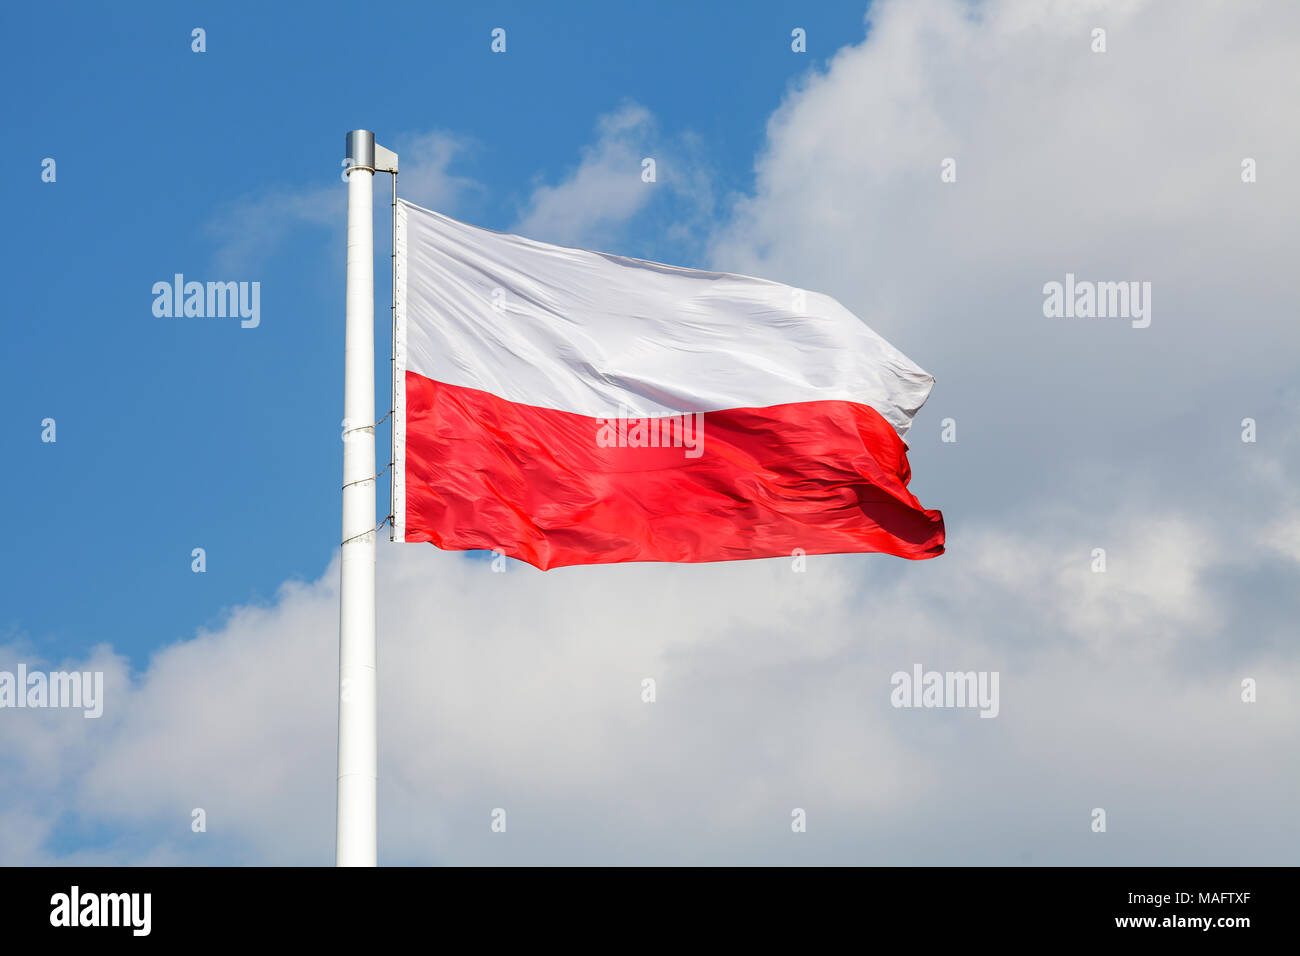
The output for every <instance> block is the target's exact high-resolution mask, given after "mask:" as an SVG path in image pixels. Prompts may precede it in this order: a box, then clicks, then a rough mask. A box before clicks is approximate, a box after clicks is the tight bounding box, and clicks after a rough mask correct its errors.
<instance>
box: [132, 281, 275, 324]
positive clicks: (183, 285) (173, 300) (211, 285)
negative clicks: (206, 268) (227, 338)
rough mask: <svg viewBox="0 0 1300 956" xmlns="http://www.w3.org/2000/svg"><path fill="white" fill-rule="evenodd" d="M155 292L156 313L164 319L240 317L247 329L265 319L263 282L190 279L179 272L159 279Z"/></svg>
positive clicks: (154, 285) (154, 286)
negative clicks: (199, 280) (198, 280)
mask: <svg viewBox="0 0 1300 956" xmlns="http://www.w3.org/2000/svg"><path fill="white" fill-rule="evenodd" d="M153 295H154V300H153V314H154V315H156V316H157V317H158V318H160V319H170V318H177V319H179V318H186V319H205V318H206V319H224V318H227V317H229V318H236V317H238V318H240V319H242V321H241V322H240V323H239V325H240V327H241V328H245V329H255V328H257V327H258V326H259V325H260V324H261V322H262V283H260V282H207V283H204V282H186V281H185V276H184V275H183V274H181V273H179V272H178V273H176V274H175V276H173V277H172V281H171V282H166V281H162V282H155V283H154V284H153Z"/></svg>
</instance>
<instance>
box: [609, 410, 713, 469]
mask: <svg viewBox="0 0 1300 956" xmlns="http://www.w3.org/2000/svg"><path fill="white" fill-rule="evenodd" d="M624 411H625V410H624V409H620V410H619V417H618V418H598V419H596V445H597V446H599V447H600V448H682V449H685V455H686V457H687V458H699V457H700V456H701V455H703V454H704V413H703V412H689V413H687V414H685V415H665V416H662V417H659V418H629V417H627V416H626V415H624V414H623V413H624Z"/></svg>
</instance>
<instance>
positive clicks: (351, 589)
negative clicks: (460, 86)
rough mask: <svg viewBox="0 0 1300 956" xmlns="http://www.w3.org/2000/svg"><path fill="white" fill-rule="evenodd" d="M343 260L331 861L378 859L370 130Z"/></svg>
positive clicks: (359, 160)
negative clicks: (334, 792) (335, 797)
mask: <svg viewBox="0 0 1300 956" xmlns="http://www.w3.org/2000/svg"><path fill="white" fill-rule="evenodd" d="M347 157H348V160H349V166H348V169H347V178H348V239H347V242H348V259H347V263H348V264H347V311H346V328H345V332H344V335H345V342H344V370H343V541H342V549H341V550H342V554H341V558H340V568H341V570H340V573H339V577H340V580H339V754H338V760H339V763H338V817H337V821H336V822H337V830H336V841H335V862H336V864H337V865H338V866H375V865H376V863H377V862H378V840H377V832H378V815H377V807H376V789H377V778H378V772H377V771H378V749H379V746H378V743H379V741H378V730H377V723H378V722H377V699H376V680H375V236H374V185H375V183H374V181H375V134H374V133H372V132H370V131H369V130H353V131H352V132H350V133H348V134H347Z"/></svg>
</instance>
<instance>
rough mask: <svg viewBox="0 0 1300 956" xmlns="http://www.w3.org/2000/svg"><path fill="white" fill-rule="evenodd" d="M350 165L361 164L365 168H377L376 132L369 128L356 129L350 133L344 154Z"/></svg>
mask: <svg viewBox="0 0 1300 956" xmlns="http://www.w3.org/2000/svg"><path fill="white" fill-rule="evenodd" d="M344 155H345V156H346V157H347V160H348V166H350V167H351V166H361V167H364V168H365V169H369V170H372V171H373V170H374V168H375V134H374V133H372V132H371V131H370V130H368V129H354V130H353V131H352V132H350V133H348V138H347V152H346V153H345V154H344Z"/></svg>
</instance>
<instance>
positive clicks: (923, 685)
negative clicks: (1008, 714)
mask: <svg viewBox="0 0 1300 956" xmlns="http://www.w3.org/2000/svg"><path fill="white" fill-rule="evenodd" d="M889 683H890V685H891V686H892V687H893V688H894V689H893V690H892V691H891V692H890V694H889V702H890V703H891V704H893V705H894V706H895V707H926V708H929V707H971V708H978V709H979V712H980V716H981V717H996V716H997V715H998V710H999V709H1000V706H999V703H998V672H997V671H927V670H925V669H924V668H922V667H921V665H920V664H913V665H912V671H911V673H908V672H907V671H895V672H894V674H893V676H891V677H890V678H889Z"/></svg>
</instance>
